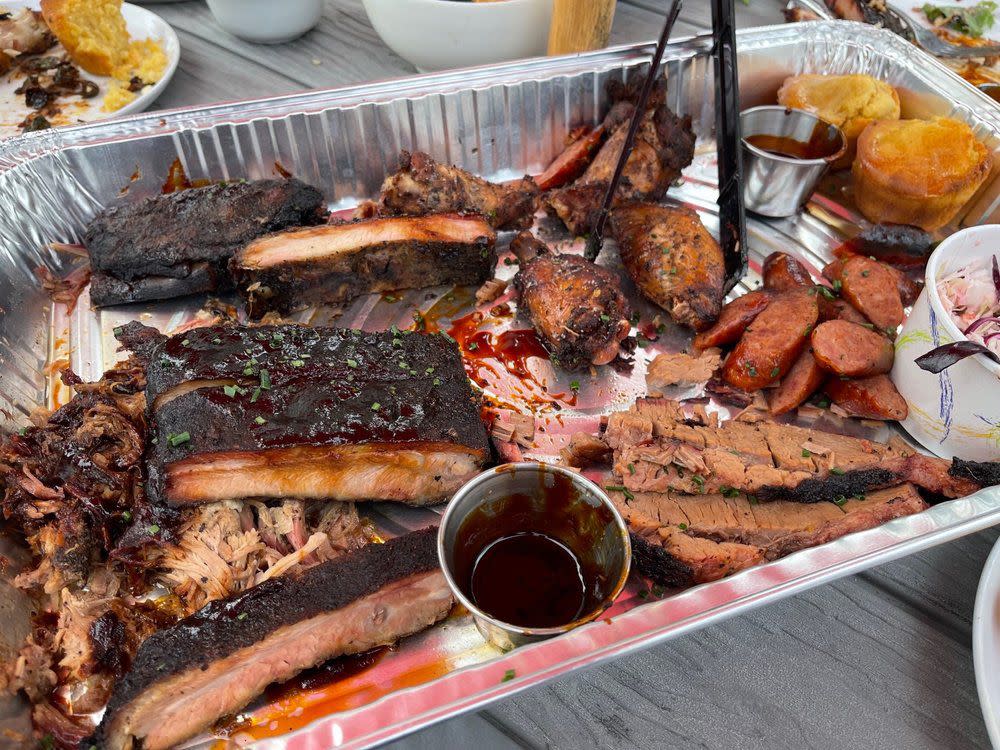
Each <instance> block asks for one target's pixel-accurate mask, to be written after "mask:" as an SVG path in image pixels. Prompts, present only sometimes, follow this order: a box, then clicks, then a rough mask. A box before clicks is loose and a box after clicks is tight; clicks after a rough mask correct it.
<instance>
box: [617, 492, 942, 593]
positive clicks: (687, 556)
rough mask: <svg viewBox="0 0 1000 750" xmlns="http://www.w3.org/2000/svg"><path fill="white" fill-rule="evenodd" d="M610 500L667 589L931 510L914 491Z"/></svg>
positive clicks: (639, 556) (642, 562) (646, 568)
mask: <svg viewBox="0 0 1000 750" xmlns="http://www.w3.org/2000/svg"><path fill="white" fill-rule="evenodd" d="M611 498H612V500H613V501H614V503H615V505H616V506H617V508H618V510H619V511H621V514H622V516H623V517H624V518H625V521H626V522H627V523H628V525H629V529H630V531H631V537H632V555H633V560H634V562H635V564H636V568H637V569H638V571H639V572H640V573H642V574H643V575H644V576H646V577H648V578H651V579H652V580H653V581H655V582H657V583H659V584H661V585H663V586H669V587H681V586H692V585H695V584H698V583H707V582H708V581H715V580H718V579H719V578H723V577H725V576H727V575H732V574H733V573H736V572H738V571H740V570H744V569H746V568H749V567H752V566H754V565H757V564H759V563H762V562H765V561H767V560H775V559H777V558H779V557H784V556H785V555H788V554H791V553H792V552H796V551H798V550H801V549H806V548H808V547H815V546H816V545H819V544H824V543H826V542H829V541H831V540H833V539H837V538H839V537H842V536H845V535H847V534H850V533H853V532H855V531H862V530H864V529H870V528H874V527H875V526H878V525H880V524H883V523H885V522H886V521H890V520H892V519H893V518H900V517H902V516H908V515H912V514H914V513H919V512H920V511H922V510H925V509H926V508H927V503H925V502H924V501H923V500H922V499H921V497H920V495H919V494H918V493H917V491H916V489H915V488H914V487H913V485H910V484H902V485H900V486H898V487H892V488H889V489H885V490H879V491H877V492H873V493H871V494H869V495H867V496H864V497H861V498H845V499H843V500H842V501H838V502H837V503H833V502H823V503H816V504H812V505H802V504H800V503H794V502H786V501H781V500H776V501H774V502H770V503H756V504H755V503H751V501H750V500H749V499H748V498H747V496H746V495H743V494H736V495H733V494H732V493H727V494H726V495H718V494H713V495H683V494H678V493H674V492H665V493H653V492H644V493H636V494H632V493H629V495H624V494H623V493H621V492H612V493H611Z"/></svg>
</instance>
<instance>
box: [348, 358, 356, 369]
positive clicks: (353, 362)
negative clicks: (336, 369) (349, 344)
mask: <svg viewBox="0 0 1000 750" xmlns="http://www.w3.org/2000/svg"><path fill="white" fill-rule="evenodd" d="M347 366H348V367H350V368H351V369H352V370H353V369H356V368H357V366H358V361H357V360H356V359H349V360H347Z"/></svg>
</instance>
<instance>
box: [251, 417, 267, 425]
mask: <svg viewBox="0 0 1000 750" xmlns="http://www.w3.org/2000/svg"><path fill="white" fill-rule="evenodd" d="M253 421H254V422H256V423H257V424H266V423H267V420H266V419H264V417H254V420H253Z"/></svg>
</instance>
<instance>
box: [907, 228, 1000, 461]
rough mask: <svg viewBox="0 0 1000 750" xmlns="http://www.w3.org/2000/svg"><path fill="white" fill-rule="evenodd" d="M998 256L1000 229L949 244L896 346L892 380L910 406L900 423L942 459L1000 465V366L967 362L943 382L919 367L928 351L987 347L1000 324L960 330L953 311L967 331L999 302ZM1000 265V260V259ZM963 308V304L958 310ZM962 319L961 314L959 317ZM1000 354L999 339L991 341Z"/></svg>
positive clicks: (935, 258)
mask: <svg viewBox="0 0 1000 750" xmlns="http://www.w3.org/2000/svg"><path fill="white" fill-rule="evenodd" d="M993 256H1000V224H987V225H983V226H978V227H970V228H968V229H963V230H962V231H960V232H956V233H955V234H953V235H951V236H950V237H948V238H947V239H945V240H944V241H943V242H942V243H941V244H940V245H938V247H937V249H936V250H935V251H934V252H933V253H932V254H931V257H930V258H929V259H928V261H927V270H926V272H925V275H924V281H925V284H926V285H925V287H924V290H923V291H922V292H921V293H920V297H919V298H918V299H917V301H916V303H915V304H914V305H913V310H912V311H911V312H910V315H909V317H907V319H906V321H905V322H904V323H903V329H902V331H901V332H900V335H899V337H898V338H897V339H896V360H895V364H894V365H893V368H892V380H893V382H894V383H895V384H896V388H897V389H899V392H900V393H901V394H902V396H903V398H905V399H906V402H907V404H908V406H909V414H908V416H907V418H906V419H905V420H903V422H902V423H901V424H902V426H903V427H904V428H905V429H906V431H907V432H908V433H910V435H912V436H913V437H914V438H915V439H916V440H917V441H919V442H920V444H921V445H923V446H924V447H925V448H927V449H928V450H930V451H932V452H934V453H936V454H937V455H939V456H943V457H946V458H953V457H955V456H958V457H961V458H964V459H967V460H971V461H996V460H998V459H1000V364H997V363H996V362H993V361H991V360H990V359H989V358H988V357H986V356H984V355H982V354H976V355H973V356H970V357H966V358H965V359H962V360H960V361H958V362H956V363H955V364H953V365H951V366H950V367H948V368H947V369H945V370H943V371H942V372H940V373H938V374H934V373H931V372H927V371H926V370H922V369H921V368H920V367H918V366H917V365H916V364H915V363H914V360H915V359H916V358H917V357H919V356H921V355H924V354H926V353H927V352H929V351H930V350H932V349H934V348H936V347H938V346H941V345H943V344H949V343H953V342H956V341H963V340H966V339H970V340H974V341H978V342H979V343H982V342H983V339H984V338H985V336H984V334H985V335H986V336H988V335H989V334H990V333H993V332H1000V324H994V323H990V322H987V323H986V324H982V323H981V324H980V325H978V326H976V330H975V331H970V335H969V336H966V334H965V333H963V331H962V330H961V329H960V328H959V324H958V322H956V318H955V317H953V315H952V309H953V308H956V309H957V310H958V311H959V312H962V310H963V307H962V303H964V313H962V315H961V316H959V319H960V320H962V324H963V325H964V326H965V327H966V328H968V327H969V325H970V324H971V323H972V322H975V321H974V320H970V318H974V319H975V320H979V319H981V318H983V317H993V315H989V314H986V315H983V314H980V313H982V311H983V310H985V309H987V308H989V307H991V301H990V295H993V297H992V309H994V310H997V309H998V306H1000V302H998V300H997V292H996V290H995V288H993V279H992V268H991V261H992V258H993ZM998 259H1000V258H998ZM953 303H958V304H953ZM956 314H957V313H956ZM989 344H990V348H991V349H993V350H994V351H996V352H997V353H1000V336H996V337H994V338H992V339H990V340H989Z"/></svg>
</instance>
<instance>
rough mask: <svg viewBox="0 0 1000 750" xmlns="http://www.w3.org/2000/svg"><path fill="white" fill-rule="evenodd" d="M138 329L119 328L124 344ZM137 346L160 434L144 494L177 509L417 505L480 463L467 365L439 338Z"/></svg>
mask: <svg viewBox="0 0 1000 750" xmlns="http://www.w3.org/2000/svg"><path fill="white" fill-rule="evenodd" d="M139 328H140V327H139V326H138V324H133V325H132V326H130V327H129V328H127V329H125V330H122V332H121V336H122V338H123V339H124V340H125V341H126V343H128V342H130V341H131V342H134V341H135V340H136V339H137V338H140V336H138V335H137V332H138V333H141V331H138V329H139ZM135 345H137V346H140V344H135ZM141 346H142V352H141V355H142V356H143V357H145V358H146V359H147V360H148V365H147V389H146V398H147V403H148V404H149V405H150V408H151V420H150V421H151V430H152V435H153V436H154V438H155V442H153V444H152V445H151V447H150V449H149V451H148V456H147V469H148V477H149V478H148V483H147V487H148V491H149V492H150V494H151V497H153V498H154V499H157V500H161V501H164V502H166V503H168V504H171V505H186V504H190V503H202V502H213V501H218V500H240V499H244V498H248V497H270V498H288V497H294V498H305V499H313V500H317V499H323V500H369V499H379V500H396V501H400V502H406V503H411V504H414V505H423V504H428V503H435V502H440V501H441V500H443V499H445V498H446V497H447V496H448V495H449V494H450V493H451V492H453V491H454V490H456V489H457V488H458V487H459V486H461V484H462V483H463V482H465V480H467V479H468V478H469V477H471V476H472V475H473V474H475V473H476V472H477V471H478V470H479V468H480V467H481V466H482V464H483V463H484V462H485V460H486V458H487V454H488V444H487V437H486V431H485V428H484V427H483V424H482V422H481V420H480V416H479V404H478V402H477V400H476V398H475V397H474V395H473V393H472V390H471V388H470V386H469V382H468V379H467V378H466V375H465V371H464V369H463V366H462V360H461V357H460V355H459V353H458V350H457V348H456V346H455V344H454V342H453V341H451V340H449V339H448V338H446V337H445V336H442V335H439V334H419V333H410V332H406V333H399V332H395V333H394V332H388V331H386V332H380V333H364V332H361V331H355V330H348V329H337V328H311V327H306V326H296V325H282V326H260V327H255V328H251V327H236V326H233V327H230V326H212V327H207V328H197V329H194V330H191V331H188V332H186V333H182V334H178V335H176V336H173V337H171V338H169V339H167V338H161V339H159V340H158V341H157V342H156V343H154V344H152V345H150V344H149V342H146V343H145V344H144V345H141ZM195 386H197V387H195Z"/></svg>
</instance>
